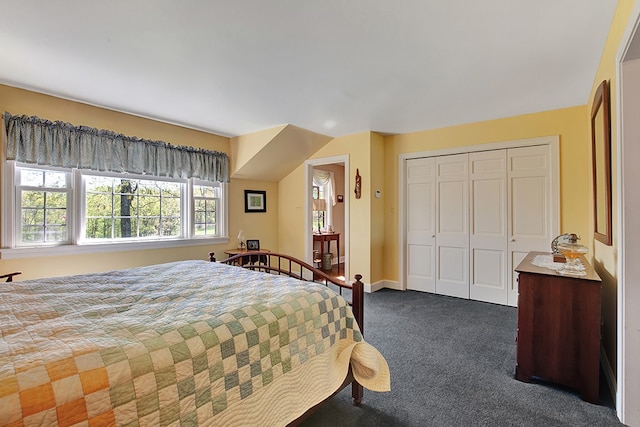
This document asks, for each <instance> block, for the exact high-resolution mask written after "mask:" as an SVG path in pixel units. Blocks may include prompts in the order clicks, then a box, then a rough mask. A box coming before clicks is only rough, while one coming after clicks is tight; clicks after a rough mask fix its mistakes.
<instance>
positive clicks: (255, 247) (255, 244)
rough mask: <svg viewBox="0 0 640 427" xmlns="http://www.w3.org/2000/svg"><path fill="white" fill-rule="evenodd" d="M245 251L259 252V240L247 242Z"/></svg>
mask: <svg viewBox="0 0 640 427" xmlns="http://www.w3.org/2000/svg"><path fill="white" fill-rule="evenodd" d="M247 250H248V251H259V250H260V240H247Z"/></svg>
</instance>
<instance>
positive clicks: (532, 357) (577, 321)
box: [516, 252, 601, 403]
mask: <svg viewBox="0 0 640 427" xmlns="http://www.w3.org/2000/svg"><path fill="white" fill-rule="evenodd" d="M537 255H548V254H545V253H544V252H530V253H529V254H528V255H527V257H526V258H525V259H524V260H523V261H522V262H521V263H520V265H518V267H517V268H516V271H517V272H518V273H519V277H518V336H517V352H516V379H518V380H520V381H525V382H529V381H530V380H531V379H532V378H534V377H535V378H539V379H541V380H545V381H551V382H554V383H557V384H560V385H564V386H567V387H570V388H573V389H576V390H578V391H579V392H580V394H581V395H582V398H583V399H584V400H586V401H587V402H591V403H598V378H599V362H600V288H601V280H600V277H598V275H597V274H596V273H595V271H594V270H593V267H592V266H591V265H590V264H589V263H588V262H587V261H586V259H584V258H583V259H582V262H583V264H584V265H585V267H586V272H587V275H586V276H582V277H575V276H563V275H560V274H558V273H557V272H556V271H554V270H552V269H550V268H546V267H539V266H536V265H533V264H532V262H533V260H534V258H535V257H536V256H537Z"/></svg>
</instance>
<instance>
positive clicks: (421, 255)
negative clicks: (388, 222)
mask: <svg viewBox="0 0 640 427" xmlns="http://www.w3.org/2000/svg"><path fill="white" fill-rule="evenodd" d="M406 178H407V221H406V223H407V252H406V255H407V256H406V259H407V266H406V267H407V268H406V271H407V289H411V290H417V291H425V292H435V273H434V272H435V247H434V244H435V214H436V209H435V160H434V159H433V158H428V159H411V160H408V161H407V176H406Z"/></svg>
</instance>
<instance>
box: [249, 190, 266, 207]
mask: <svg viewBox="0 0 640 427" xmlns="http://www.w3.org/2000/svg"><path fill="white" fill-rule="evenodd" d="M244 211H245V212H266V211H267V192H266V191H260V190H244Z"/></svg>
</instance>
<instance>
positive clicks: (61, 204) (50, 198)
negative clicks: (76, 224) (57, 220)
mask: <svg viewBox="0 0 640 427" xmlns="http://www.w3.org/2000/svg"><path fill="white" fill-rule="evenodd" d="M46 197H47V207H48V208H64V209H65V210H66V208H67V193H58V192H47V193H46Z"/></svg>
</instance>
